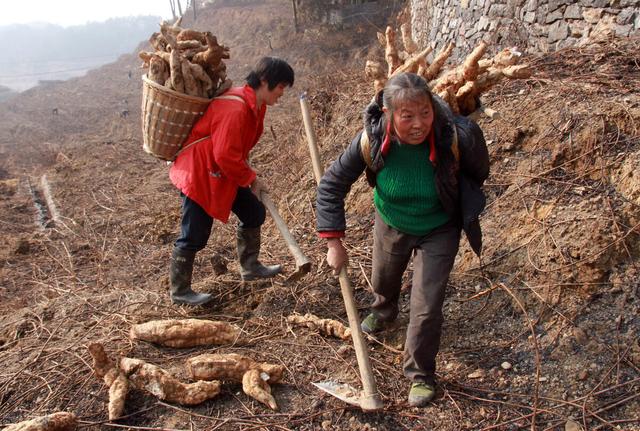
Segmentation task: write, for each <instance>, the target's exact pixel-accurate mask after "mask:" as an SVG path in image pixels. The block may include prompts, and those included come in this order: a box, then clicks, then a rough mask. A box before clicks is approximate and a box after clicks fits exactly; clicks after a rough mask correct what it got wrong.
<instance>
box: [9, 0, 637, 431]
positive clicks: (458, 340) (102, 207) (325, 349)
mask: <svg viewBox="0 0 640 431" xmlns="http://www.w3.org/2000/svg"><path fill="white" fill-rule="evenodd" d="M288 13H289V11H288V4H281V3H277V2H274V3H266V4H264V5H259V6H253V7H250V8H249V7H246V8H243V7H233V8H220V9H210V10H207V11H206V13H203V14H202V15H201V17H200V19H201V20H202V21H200V19H199V21H198V22H197V23H195V25H194V27H196V28H211V29H213V31H214V33H216V34H220V35H223V36H221V37H220V39H221V41H222V42H223V43H225V44H228V45H230V46H232V47H236V48H235V49H236V51H233V50H232V55H233V56H234V58H233V59H232V62H231V63H230V71H231V76H232V78H233V79H234V80H235V81H236V82H240V81H241V79H242V76H243V73H246V66H245V65H246V64H251V63H252V62H253V61H254V60H255V59H256V58H258V57H259V56H261V55H263V54H264V53H265V51H266V49H267V48H266V46H265V45H264V44H265V39H264V37H254V38H253V39H251V40H252V42H248V40H250V39H248V34H249V33H251V32H252V30H251V29H260V31H259V32H257V31H256V32H255V33H260V34H261V35H262V34H266V33H267V32H270V33H271V35H272V36H271V37H272V42H271V43H272V47H273V53H274V54H275V55H281V56H283V57H286V58H288V59H289V60H290V61H291V62H292V63H293V64H294V65H295V66H296V71H297V73H298V74H297V82H296V86H295V88H294V89H293V90H292V91H290V92H289V93H288V95H287V97H286V98H284V99H283V101H282V102H281V103H280V105H279V106H277V107H275V108H274V109H272V110H271V111H270V112H269V114H268V123H267V124H266V128H265V131H266V132H265V134H264V136H263V137H262V139H261V143H260V144H259V146H258V147H257V148H256V150H255V152H254V154H253V156H252V164H254V165H255V166H256V167H257V168H258V169H259V170H260V172H261V173H262V175H263V176H264V177H265V178H267V179H268V181H269V184H270V187H271V190H272V193H271V194H272V196H273V199H274V201H276V203H277V205H278V207H279V209H280V212H281V214H282V217H283V218H284V219H285V221H286V222H287V224H288V225H289V227H290V229H291V231H292V233H293V234H294V236H295V237H296V238H297V239H298V241H299V243H300V245H301V247H302V249H303V250H304V251H305V253H307V254H308V255H309V257H310V258H311V259H312V260H313V261H314V263H315V267H314V270H313V271H312V273H311V274H309V275H307V276H306V277H305V278H304V279H302V280H301V281H298V282H287V281H286V278H285V277H281V278H278V279H276V280H273V281H267V282H252V283H246V284H243V283H242V282H241V280H240V277H239V276H238V273H237V269H238V268H237V263H236V260H235V249H234V248H235V244H234V238H235V237H234V235H235V221H231V222H230V223H229V224H228V225H221V224H219V223H217V224H216V225H215V226H214V231H213V233H212V237H211V241H210V243H209V245H208V246H207V248H206V249H205V250H203V252H201V253H200V254H199V255H198V258H197V261H196V269H195V273H194V276H195V280H194V281H195V288H196V289H199V290H203V291H207V292H210V293H212V294H213V295H214V296H215V297H216V300H215V301H214V304H213V306H211V307H208V308H204V309H198V310H195V311H194V310H191V309H187V308H182V307H175V306H172V305H171V304H170V302H169V300H168V295H167V289H168V280H167V268H168V259H169V254H170V251H171V244H172V242H173V241H174V240H175V238H176V235H177V233H178V231H179V219H180V208H179V199H178V195H177V192H176V190H175V189H174V187H173V186H172V185H171V184H170V182H169V181H168V178H167V167H166V165H165V164H163V163H161V162H159V161H157V160H155V159H153V158H151V157H150V156H148V155H146V154H144V153H143V152H142V150H141V146H142V145H141V138H140V131H139V115H140V112H139V106H138V103H139V100H140V82H139V80H138V79H137V78H136V76H134V78H133V79H129V78H128V74H127V72H128V71H129V70H134V71H136V70H137V69H136V68H137V63H138V61H137V60H136V56H135V54H132V55H127V56H123V57H121V58H120V59H119V60H118V61H117V62H116V63H113V64H111V65H108V66H106V67H103V68H100V69H98V70H96V71H93V72H91V73H90V74H88V75H87V76H86V77H84V78H81V79H74V80H70V81H67V82H64V83H60V84H56V85H53V86H47V87H39V88H36V89H33V90H31V91H29V92H27V93H26V94H23V95H21V96H20V97H18V98H13V99H11V100H9V101H7V102H6V103H3V104H0V145H1V146H0V154H1V155H2V156H3V157H2V158H1V159H0V160H2V161H1V162H0V163H1V164H0V181H1V182H0V214H1V219H0V223H1V225H2V230H3V235H2V239H1V240H0V241H1V242H0V243H1V244H2V247H1V248H0V286H2V289H1V290H0V312H1V313H2V314H1V315H2V316H4V317H2V318H0V360H1V362H2V364H3V366H4V370H3V372H2V373H1V375H0V423H2V424H8V423H11V422H16V421H18V420H22V419H26V418H28V417H32V416H34V415H39V414H46V413H51V412H54V411H58V410H67V411H73V412H75V413H76V414H78V415H79V417H80V418H81V420H83V421H84V425H87V426H89V428H90V429H98V428H100V429H102V428H104V429H107V428H108V426H107V425H102V423H103V421H105V420H106V417H107V413H106V402H107V399H108V395H107V391H106V389H105V388H104V385H103V384H102V383H101V382H100V381H99V380H98V379H96V378H95V376H93V375H92V370H91V366H90V364H91V358H90V356H89V354H88V352H87V349H86V346H87V345H88V344H89V343H91V342H102V343H104V345H105V348H106V350H107V352H108V353H109V354H110V355H111V356H112V357H116V356H118V355H122V356H127V357H134V358H139V359H144V360H146V361H149V362H152V363H155V364H158V365H161V366H162V367H164V368H166V369H167V370H170V371H171V372H173V373H175V374H176V375H178V376H179V377H181V378H183V379H186V378H187V373H186V369H185V366H184V360H185V359H186V358H188V357H190V356H194V355H197V354H200V353H204V352H220V353H241V354H244V355H247V356H251V357H253V358H255V359H258V360H261V361H268V362H272V363H277V364H281V365H283V366H284V367H285V370H286V371H285V377H284V382H283V383H282V384H276V385H273V395H274V397H275V398H276V400H277V402H278V405H279V407H280V411H279V412H277V413H274V412H272V411H270V410H268V409H267V408H266V407H264V406H263V405H261V404H259V403H257V402H255V401H254V400H252V399H251V398H249V397H247V396H246V395H244V394H243V393H242V389H241V386H240V385H239V384H237V383H228V382H226V383H224V384H223V386H222V393H221V394H220V395H219V396H218V397H217V398H215V399H214V400H210V401H207V402H205V403H203V404H201V405H198V406H195V407H184V406H174V405H171V404H167V403H159V402H158V401H157V400H156V399H155V398H154V397H153V396H151V395H150V394H148V393H145V392H142V391H133V392H132V393H131V394H130V396H129V399H128V401H127V405H126V410H125V414H126V415H127V417H126V418H123V419H121V420H120V424H122V425H125V426H131V427H132V428H134V427H152V428H154V429H160V428H162V429H190V428H191V429H207V430H209V429H223V430H236V429H247V430H248V429H260V428H261V429H279V430H287V429H292V430H293V429H295V430H317V429H339V430H373V429H376V430H398V429H441V430H452V431H453V430H462V429H465V430H490V429H505V430H509V429H524V428H532V426H531V421H532V420H534V421H535V424H536V426H535V427H534V428H535V429H564V426H565V424H566V423H567V421H568V419H569V418H572V421H574V422H573V423H575V425H576V426H579V427H580V426H581V427H582V428H583V429H585V428H588V429H613V427H614V426H616V425H619V426H620V429H625V430H634V429H636V430H637V429H640V423H639V422H638V417H637V412H638V410H639V409H640V402H639V401H638V398H640V397H639V396H638V393H640V344H639V337H640V333H639V331H640V329H639V328H640V317H639V316H640V313H639V311H640V310H639V308H640V307H639V305H640V289H639V284H638V280H640V274H639V273H638V264H637V258H638V254H639V252H640V246H639V244H640V242H639V241H638V234H639V233H640V232H639V224H638V223H639V222H640V210H639V208H640V181H639V179H638V173H637V171H638V169H637V168H638V164H639V163H640V134H639V133H638V124H639V120H640V98H639V95H638V92H637V88H638V83H639V82H640V68H639V67H638V64H640V57H638V51H637V46H638V40H628V39H621V40H612V41H608V42H607V43H606V44H600V45H598V44H596V45H593V46H589V47H587V48H583V49H581V50H577V49H566V50H563V51H561V52H558V53H555V54H548V55H541V56H537V57H531V58H529V59H527V61H528V62H530V63H531V64H532V65H533V66H534V69H535V70H536V73H535V77H534V78H532V79H529V80H526V81H518V82H512V83H508V84H505V85H503V86H500V87H498V88H496V89H495V90H494V91H492V92H491V93H490V94H488V95H487V96H486V97H485V98H484V103H485V104H487V105H489V106H491V107H492V108H493V109H496V110H498V111H499V112H500V113H501V118H499V119H496V120H493V121H488V120H486V119H482V120H480V125H481V127H482V128H483V130H484V132H485V136H486V138H487V141H488V144H489V148H490V153H491V157H492V173H491V177H490V179H489V181H488V183H487V186H486V190H487V193H488V196H489V203H488V205H487V210H486V212H485V214H484V216H483V219H482V225H483V228H484V238H485V251H484V253H483V262H482V263H483V265H482V268H479V262H478V261H477V259H476V258H474V257H473V256H472V254H471V253H470V251H469V248H468V246H467V244H466V241H465V240H463V243H462V244H463V246H462V248H461V251H460V254H459V257H458V260H457V262H456V266H455V268H454V273H453V277H452V279H451V281H450V286H449V292H448V296H447V299H446V305H445V313H446V319H445V328H444V329H445V332H444V337H443V342H442V348H441V354H440V356H439V358H438V361H439V364H438V366H439V376H440V385H441V389H440V390H439V393H438V397H437V399H436V401H435V402H434V403H433V404H432V405H430V406H429V407H427V408H426V409H411V408H409V407H408V406H407V405H406V402H405V397H406V391H407V387H408V385H407V382H406V381H405V379H404V377H403V376H402V372H401V350H402V343H403V332H404V327H405V325H406V321H407V318H408V313H407V311H408V310H407V307H408V294H409V292H410V277H409V274H407V289H406V290H405V291H404V292H403V294H402V298H401V304H402V313H401V316H400V319H399V323H398V325H397V326H396V327H395V329H394V330H389V331H386V332H385V333H383V334H382V337H381V339H380V340H378V342H374V341H371V342H370V343H369V345H370V348H371V355H372V363H373V367H374V369H375V377H376V380H377V383H378V386H379V390H380V392H381V395H382V398H383V400H384V402H385V409H384V410H383V411H381V412H378V413H370V414H365V413H362V412H361V411H360V410H358V409H355V408H352V407H348V406H346V405H345V404H343V403H341V402H340V401H338V400H335V399H333V398H330V397H326V396H324V395H323V394H322V393H320V392H319V391H318V390H317V389H316V388H315V387H314V386H312V385H311V382H317V381H323V380H327V379H334V380H339V381H342V382H347V383H350V384H352V385H353V386H355V387H359V386H360V383H359V381H358V374H357V364H356V362H355V356H354V353H353V349H352V347H351V345H350V343H349V342H343V341H340V340H338V339H334V338H328V337H323V336H321V335H320V334H318V333H317V332H315V331H312V330H309V329H306V328H299V327H293V326H290V325H289V324H287V323H286V321H285V317H286V316H288V315H289V314H292V313H294V312H298V313H301V314H304V313H307V312H310V313H314V314H316V315H319V316H321V317H327V318H333V319H337V320H340V321H343V322H346V314H345V311H344V306H343V304H342V300H341V297H340V290H339V287H338V284H337V280H336V279H335V277H334V276H333V275H332V274H331V272H330V271H329V270H328V268H327V266H326V264H325V263H323V257H324V252H325V250H324V244H323V242H322V241H319V240H318V239H317V238H316V236H315V229H314V227H315V220H314V201H315V188H314V187H315V182H314V180H313V176H312V172H311V164H310V161H309V157H308V150H307V146H306V142H305V140H304V134H303V130H302V125H301V119H300V114H299V106H298V102H297V100H296V95H297V93H298V92H300V91H302V89H308V91H309V95H310V100H311V105H312V109H313V116H314V123H315V126H316V131H317V134H318V139H319V144H320V151H321V156H322V158H323V160H324V162H325V165H326V164H328V163H329V162H330V161H331V160H333V159H334V158H335V157H336V156H337V155H338V154H339V152H340V151H341V149H342V148H344V146H345V145H346V144H347V143H348V142H349V140H350V139H351V137H352V136H353V135H354V134H355V133H356V132H357V131H358V130H359V128H360V127H361V119H360V113H361V111H362V109H363V108H364V106H365V105H366V104H367V102H368V101H369V100H370V98H371V90H370V88H371V85H370V84H369V83H367V82H364V81H363V78H362V76H361V67H362V63H363V62H364V58H365V57H366V55H367V54H369V53H370V52H376V49H377V48H376V47H374V46H373V45H374V43H375V31H376V28H375V27H374V26H371V25H367V24H363V25H362V26H361V27H359V28H354V29H347V30H343V31H341V32H337V31H333V32H321V31H316V30H313V29H311V30H309V31H307V32H305V33H304V34H303V35H295V33H294V32H293V30H292V23H291V21H290V18H288V16H289V15H288ZM238 23H243V24H244V25H238ZM187 25H190V24H188V23H187ZM356 40H357V41H358V43H359V45H358V44H355V43H354V42H353V41H356ZM269 52H271V51H270V50H269ZM378 55H379V52H378ZM125 100H126V102H125ZM53 108H57V110H58V114H57V115H56V114H53V113H52V109H53ZM124 110H127V111H128V112H129V115H127V116H122V115H121V114H122V112H123V111H124ZM43 174H46V183H47V184H48V185H49V187H50V189H51V195H52V199H53V201H54V202H55V206H56V208H57V211H58V213H59V217H58V222H56V223H54V224H49V225H48V226H47V227H39V226H38V225H37V223H35V221H36V217H37V215H38V214H37V213H36V210H35V208H36V207H34V200H35V199H34V198H37V200H36V203H40V202H42V201H44V196H43V195H42V191H43V190H45V189H46V187H42V184H43V183H42V175H43ZM348 211H349V217H348V225H349V230H348V237H347V246H348V248H349V250H350V252H351V257H352V261H351V269H350V278H351V281H352V283H353V285H354V287H355V288H356V299H357V301H358V305H359V307H360V308H361V309H362V310H363V313H364V312H365V310H366V307H367V305H368V302H369V301H370V299H371V295H370V292H369V290H368V277H369V272H370V266H371V226H372V221H373V213H372V204H371V192H370V190H369V189H368V186H367V185H366V184H365V181H364V180H360V181H358V183H356V185H354V187H353V190H352V193H351V195H350V197H349V202H348ZM44 215H45V216H46V213H44ZM264 231H265V237H266V238H265V241H264V247H263V248H264V260H265V261H266V262H269V263H271V262H276V261H278V262H283V263H284V264H285V269H286V271H287V272H289V273H290V272H291V271H293V269H294V264H293V260H292V259H291V257H290V256H289V254H288V250H287V248H286V246H285V245H284V243H283V241H282V240H281V238H280V237H279V235H278V232H277V230H276V228H275V226H274V225H273V222H272V221H271V220H268V221H267V224H266V226H265V228H264ZM211 256H217V257H218V259H219V260H220V259H221V260H222V261H223V262H225V263H226V264H227V266H228V269H229V271H228V272H227V273H225V274H219V275H218V274H217V273H216V272H215V271H214V268H213V267H212V265H211V263H210V257H211ZM194 316H196V317H201V318H208V319H215V320H224V321H227V322H230V323H235V324H237V325H239V326H240V327H241V328H242V331H243V332H242V343H238V344H236V345H234V346H225V347H216V348H209V349H203V348H192V349H186V350H177V349H170V348H161V347H157V346H154V345H152V344H147V343H141V342H131V341H130V340H129V337H128V332H129V328H130V327H131V325H132V324H134V323H139V322H145V321H147V320H151V319H157V318H185V317H194ZM505 362H506V363H509V366H507V365H504V366H503V365H501V364H503V363H505Z"/></svg>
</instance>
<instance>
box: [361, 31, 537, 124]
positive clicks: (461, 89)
mask: <svg viewBox="0 0 640 431" xmlns="http://www.w3.org/2000/svg"><path fill="white" fill-rule="evenodd" d="M400 32H401V39H402V46H403V47H404V49H400V50H399V49H398V47H397V44H396V32H395V30H394V29H393V28H392V27H390V26H389V27H387V29H386V31H385V33H384V34H382V33H378V41H379V42H380V44H381V45H382V46H383V47H384V50H385V61H386V63H387V68H386V69H385V68H384V66H383V65H382V62H380V61H373V60H368V61H367V63H366V65H365V75H366V76H367V77H368V78H369V79H371V80H373V83H374V90H375V91H376V93H377V92H378V91H379V90H381V89H382V88H383V87H384V84H385V83H386V81H387V80H388V79H389V78H391V77H392V76H395V75H397V74H399V73H402V72H411V73H417V74H418V75H420V76H422V77H423V78H425V80H426V81H427V82H428V83H429V87H430V88H431V90H432V91H433V93H434V94H437V95H438V96H440V97H442V99H444V100H445V101H446V102H447V103H448V104H449V106H450V107H451V109H452V110H453V111H454V112H455V113H460V114H463V115H469V114H471V113H472V112H474V111H475V110H476V109H478V108H479V96H480V94H482V93H484V92H486V91H487V90H488V89H489V88H491V87H493V86H494V85H495V84H496V83H498V82H499V81H500V80H501V79H502V78H505V77H506V78H528V77H530V76H531V69H530V68H529V66H528V65H526V64H517V63H518V62H519V61H520V57H521V56H522V54H521V53H520V52H519V51H517V50H516V49H515V48H505V49H504V50H502V51H500V52H498V53H497V54H496V55H495V56H494V57H493V58H490V59H482V56H483V55H484V54H485V52H486V51H487V47H488V45H487V43H486V42H484V41H481V42H480V44H479V45H478V46H477V47H476V48H475V49H474V50H473V51H472V52H471V54H469V55H468V56H467V57H466V58H465V60H464V62H463V63H462V64H459V65H454V66H452V67H450V68H447V69H446V70H443V67H444V64H445V62H446V61H447V59H448V58H449V57H450V56H451V54H452V53H453V49H454V48H455V45H454V44H453V43H449V44H448V45H447V46H445V47H444V48H443V49H442V50H441V51H440V52H439V53H438V55H436V56H435V58H434V60H433V62H432V63H428V62H427V59H426V57H427V55H429V54H430V53H431V51H432V49H431V48H426V49H424V50H422V51H418V45H417V44H416V42H415V41H414V40H413V37H412V36H411V28H410V26H409V25H408V24H402V25H401V26H400Z"/></svg>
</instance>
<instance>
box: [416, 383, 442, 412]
mask: <svg viewBox="0 0 640 431" xmlns="http://www.w3.org/2000/svg"><path fill="white" fill-rule="evenodd" d="M435 396H436V388H435V387H434V386H433V385H430V384H428V383H423V382H415V383H413V384H412V385H411V390H409V405H410V406H411V407H424V406H426V405H427V404H428V403H429V401H431V400H432V399H433V397H435Z"/></svg>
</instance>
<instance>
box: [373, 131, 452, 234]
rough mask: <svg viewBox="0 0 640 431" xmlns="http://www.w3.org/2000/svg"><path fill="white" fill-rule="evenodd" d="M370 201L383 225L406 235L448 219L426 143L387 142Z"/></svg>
mask: <svg viewBox="0 0 640 431" xmlns="http://www.w3.org/2000/svg"><path fill="white" fill-rule="evenodd" d="M373 201H374V203H375V206H376V208H377V210H378V213H379V214H380V217H381V218H382V220H383V221H384V222H385V223H386V224H387V225H389V226H391V227H393V228H395V229H397V230H399V231H401V232H404V233H408V234H410V235H416V236H422V235H426V234H428V233H429V232H430V231H431V230H433V229H435V228H437V227H438V226H442V225H443V224H445V223H446V222H447V221H448V220H449V216H448V215H447V213H446V212H445V211H444V209H443V208H442V204H441V203H440V200H439V199H438V194H437V192H436V184H435V169H434V167H433V165H432V164H431V162H430V161H429V147H428V145H427V143H423V144H421V145H406V144H405V145H403V144H398V143H397V142H393V143H392V144H391V148H390V149H389V153H388V154H387V156H386V157H385V159H384V168H382V170H381V171H380V172H378V174H377V175H376V188H375V190H374V193H373Z"/></svg>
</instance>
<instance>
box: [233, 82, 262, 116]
mask: <svg viewBox="0 0 640 431" xmlns="http://www.w3.org/2000/svg"><path fill="white" fill-rule="evenodd" d="M225 94H229V95H232V96H239V97H242V99H244V101H245V103H246V104H247V106H248V107H249V109H251V112H253V113H254V114H255V115H256V117H258V118H260V117H261V116H262V115H264V112H265V111H266V110H267V106H266V105H262V107H261V108H260V109H258V101H257V98H256V91H255V90H254V89H253V88H251V87H250V86H249V85H247V84H245V85H244V87H232V88H230V89H229V90H228V91H227V92H226V93H225Z"/></svg>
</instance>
